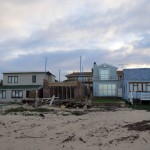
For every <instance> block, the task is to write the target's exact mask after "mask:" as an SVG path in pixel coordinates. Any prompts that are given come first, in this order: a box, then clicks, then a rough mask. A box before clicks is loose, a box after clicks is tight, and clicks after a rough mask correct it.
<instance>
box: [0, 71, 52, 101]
mask: <svg viewBox="0 0 150 150" xmlns="http://www.w3.org/2000/svg"><path fill="white" fill-rule="evenodd" d="M43 79H46V80H48V81H49V82H55V76H54V75H53V74H51V73H50V72H46V73H45V72H4V73H3V85H2V86H0V101H2V102H20V101H21V100H22V99H25V98H37V97H42V87H43Z"/></svg>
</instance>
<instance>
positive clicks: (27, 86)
mask: <svg viewBox="0 0 150 150" xmlns="http://www.w3.org/2000/svg"><path fill="white" fill-rule="evenodd" d="M42 86H43V85H2V86H0V89H3V90H5V89H12V90H13V89H38V88H39V87H42Z"/></svg>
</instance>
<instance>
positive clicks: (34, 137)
mask: <svg viewBox="0 0 150 150" xmlns="http://www.w3.org/2000/svg"><path fill="white" fill-rule="evenodd" d="M44 137H45V136H26V135H24V136H19V137H16V138H15V139H20V138H44Z"/></svg>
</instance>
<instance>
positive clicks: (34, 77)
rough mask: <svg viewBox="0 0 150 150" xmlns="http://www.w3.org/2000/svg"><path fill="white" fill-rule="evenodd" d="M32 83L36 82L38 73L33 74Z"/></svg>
mask: <svg viewBox="0 0 150 150" xmlns="http://www.w3.org/2000/svg"><path fill="white" fill-rule="evenodd" d="M32 83H36V75H33V76H32Z"/></svg>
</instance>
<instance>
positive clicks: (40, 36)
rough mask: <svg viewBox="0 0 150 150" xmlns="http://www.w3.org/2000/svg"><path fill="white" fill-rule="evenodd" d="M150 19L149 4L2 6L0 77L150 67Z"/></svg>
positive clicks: (2, 1) (64, 0) (43, 1)
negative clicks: (99, 67) (19, 73)
mask: <svg viewBox="0 0 150 150" xmlns="http://www.w3.org/2000/svg"><path fill="white" fill-rule="evenodd" d="M149 16H150V2H149V0H103V1H99V0H92V1H91V0H0V56H1V57H0V60H1V63H0V73H2V72H8V71H9V72H11V71H45V59H46V58H47V70H48V71H50V72H51V73H52V74H54V75H55V76H56V79H57V80H58V75H59V70H60V72H61V81H62V80H65V77H64V76H65V75H66V74H68V73H72V72H73V71H74V72H75V71H80V56H82V66H83V71H91V69H92V67H93V63H94V62H96V63H97V65H100V64H102V63H108V64H113V65H114V66H116V67H119V66H121V65H119V64H123V65H124V66H127V67H130V68H131V67H133V68H136V67H145V68H146V67H150V17H149ZM0 79H2V74H0Z"/></svg>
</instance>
